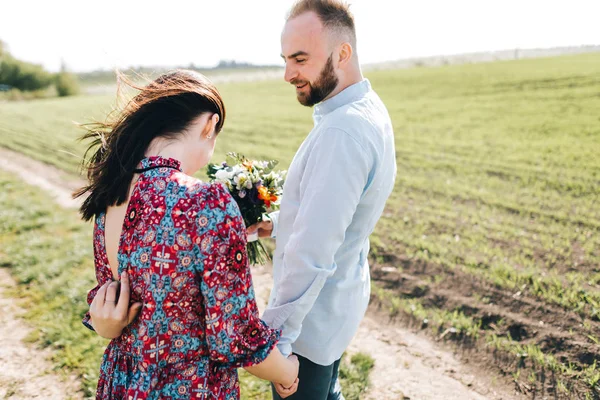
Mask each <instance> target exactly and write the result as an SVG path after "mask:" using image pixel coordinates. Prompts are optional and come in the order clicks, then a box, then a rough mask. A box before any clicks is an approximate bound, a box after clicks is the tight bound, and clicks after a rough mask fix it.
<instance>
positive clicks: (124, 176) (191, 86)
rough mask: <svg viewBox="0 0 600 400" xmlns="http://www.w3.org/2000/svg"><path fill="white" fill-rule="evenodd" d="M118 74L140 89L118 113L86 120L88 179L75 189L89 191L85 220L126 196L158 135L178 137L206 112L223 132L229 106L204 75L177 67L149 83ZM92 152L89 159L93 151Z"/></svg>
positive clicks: (78, 193) (81, 193)
mask: <svg viewBox="0 0 600 400" xmlns="http://www.w3.org/2000/svg"><path fill="white" fill-rule="evenodd" d="M118 76H119V88H120V87H121V84H122V82H123V83H125V84H126V85H127V86H129V87H131V88H134V89H137V90H139V91H140V92H139V93H138V94H137V95H136V96H134V97H133V98H132V99H131V100H129V101H128V102H126V104H125V106H124V107H123V108H122V110H121V111H120V112H118V113H117V114H116V115H115V116H114V117H113V118H107V121H106V122H95V123H91V124H85V125H83V127H84V128H85V129H86V130H87V133H85V134H84V135H83V136H82V138H81V139H82V140H92V143H91V144H90V146H89V147H88V149H87V151H86V153H85V156H84V160H85V161H84V164H83V166H84V168H85V169H87V176H88V181H89V184H88V185H87V186H84V187H83V188H81V189H79V190H78V191H76V192H75V193H73V197H74V198H78V197H81V196H84V195H86V194H87V197H86V198H85V200H84V201H83V204H82V205H81V208H80V209H79V211H80V213H81V215H82V218H83V219H84V220H86V221H88V220H90V219H92V218H93V217H94V216H97V215H98V214H99V213H101V212H103V211H105V210H106V208H107V207H109V206H113V205H115V206H116V205H120V204H123V203H124V202H125V201H127V198H128V195H129V186H130V184H131V180H132V179H133V176H134V171H135V169H136V168H137V165H138V164H139V162H140V161H141V160H142V159H143V158H144V155H145V153H146V150H147V149H148V146H149V145H150V142H152V140H153V139H154V138H157V137H165V138H169V139H175V138H176V137H177V136H178V135H181V134H183V132H184V131H185V130H186V128H187V127H188V126H189V125H190V124H191V123H192V122H193V121H194V120H195V119H196V118H198V117H199V116H200V115H201V114H203V113H207V112H209V113H216V114H218V115H219V122H218V124H217V126H216V133H218V132H219V131H220V130H221V129H222V127H223V123H224V122H225V105H224V104H223V100H222V98H221V95H220V94H219V92H218V90H217V88H216V87H215V86H214V85H213V84H212V83H211V82H210V81H209V80H208V79H207V78H206V77H204V76H203V75H202V74H199V73H197V72H193V71H187V70H176V71H173V72H169V73H166V74H164V75H161V76H160V77H158V78H157V79H156V80H154V81H152V82H150V83H149V84H148V85H147V86H145V87H140V86H137V85H135V84H134V83H132V82H131V81H130V80H128V79H126V78H125V77H124V76H123V75H121V74H118ZM91 152H93V154H92V156H91V157H90V159H89V160H88V159H87V155H88V153H91Z"/></svg>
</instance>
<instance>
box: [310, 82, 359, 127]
mask: <svg viewBox="0 0 600 400" xmlns="http://www.w3.org/2000/svg"><path fill="white" fill-rule="evenodd" d="M369 91H371V82H369V80H368V79H363V80H362V81H360V82H357V83H355V84H353V85H350V86H348V87H347V88H346V89H344V90H342V91H341V92H339V93H338V94H336V95H335V96H333V97H332V98H330V99H327V100H325V101H323V102H321V103H319V104H317V105H316V106H315V110H314V113H313V116H314V117H315V118H317V119H320V118H321V117H323V116H325V115H327V114H329V113H330V112H332V111H334V110H335V109H337V108H340V107H342V106H345V105H346V104H350V103H352V102H355V101H357V100H359V99H361V98H363V97H364V96H365V95H366V94H367V93H368V92H369Z"/></svg>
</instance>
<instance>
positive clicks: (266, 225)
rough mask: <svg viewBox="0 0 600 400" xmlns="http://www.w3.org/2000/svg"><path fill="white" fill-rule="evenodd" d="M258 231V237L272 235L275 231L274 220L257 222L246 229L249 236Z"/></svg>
mask: <svg viewBox="0 0 600 400" xmlns="http://www.w3.org/2000/svg"><path fill="white" fill-rule="evenodd" d="M255 232H258V237H261V238H262V237H271V233H272V232H273V222H272V221H271V220H266V221H261V222H257V223H256V224H254V225H250V226H249V227H248V229H246V234H247V235H248V236H250V235H252V234H254V233H255Z"/></svg>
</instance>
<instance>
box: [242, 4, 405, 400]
mask: <svg viewBox="0 0 600 400" xmlns="http://www.w3.org/2000/svg"><path fill="white" fill-rule="evenodd" d="M281 47H282V57H283V58H284V60H285V80H286V81H287V82H289V83H291V84H292V85H294V86H295V87H296V96H297V98H298V101H299V102H300V103H301V104H302V105H305V106H309V107H312V106H315V109H314V114H313V119H314V122H315V125H314V128H313V129H312V131H311V132H310V133H309V135H308V136H307V137H306V139H305V140H304V143H302V145H301V146H300V149H299V150H298V152H297V153H296V155H295V157H294V159H293V161H292V164H291V165H290V167H289V171H288V176H287V180H286V183H285V187H284V196H283V199H282V203H281V209H280V212H278V213H273V214H271V215H270V218H271V221H265V222H261V223H259V224H256V225H253V226H251V227H249V229H248V233H254V232H256V231H257V230H258V232H259V236H261V237H266V236H272V237H275V238H276V249H275V254H274V258H273V278H274V287H273V290H272V292H271V296H270V300H269V305H268V307H267V309H266V311H265V313H264V315H263V319H264V320H265V321H266V322H267V323H268V324H270V325H271V326H272V327H276V328H282V329H283V334H282V337H281V340H280V342H279V348H280V350H281V352H282V353H283V354H284V355H289V354H290V353H294V354H296V355H298V358H299V360H300V373H299V384H298V387H297V392H296V393H295V394H293V395H291V396H290V397H289V398H290V399H302V400H325V399H328V400H331V399H343V396H342V394H341V389H340V385H339V382H338V379H337V377H338V367H339V363H340V358H341V356H342V354H343V353H344V351H345V349H346V347H347V346H348V344H349V343H350V341H351V339H352V337H353V336H354V335H355V333H356V331H357V329H358V326H359V323H360V321H361V319H362V318H363V316H364V314H365V311H366V308H367V305H368V302H369V296H370V276H369V265H368V259H367V256H368V252H369V239H368V238H369V235H370V234H371V232H372V231H373V229H374V227H375V224H376V222H377V220H378V219H379V217H380V216H381V213H382V212H383V209H384V205H385V202H386V200H387V198H388V196H389V195H390V193H391V191H392V189H393V186H394V180H395V175H396V160H395V150H394V134H393V130H392V124H391V121H390V118H389V115H388V112H387V110H386V108H385V106H384V105H383V103H382V102H381V100H380V99H379V97H378V96H377V94H376V93H375V92H374V91H373V90H372V89H371V85H370V83H369V81H368V80H366V79H363V76H362V73H361V70H360V65H359V61H358V55H357V53H356V33H355V27H354V19H353V16H352V14H351V13H350V11H349V9H348V6H347V5H346V4H344V3H342V2H341V1H338V0H300V1H298V2H297V3H296V4H295V5H294V6H293V8H292V9H291V11H290V14H289V16H288V18H287V22H286V24H285V27H284V29H283V33H282V35H281ZM293 390H296V388H295V387H294V388H292V389H291V390H290V391H287V390H286V388H284V387H281V386H277V385H276V386H275V392H274V393H273V397H274V399H279V398H281V397H286V396H288V395H289V394H290V392H293Z"/></svg>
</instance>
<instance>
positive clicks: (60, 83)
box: [55, 72, 80, 97]
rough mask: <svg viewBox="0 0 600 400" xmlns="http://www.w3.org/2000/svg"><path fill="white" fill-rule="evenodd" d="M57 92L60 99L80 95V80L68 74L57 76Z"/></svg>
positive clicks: (60, 73)
mask: <svg viewBox="0 0 600 400" xmlns="http://www.w3.org/2000/svg"><path fill="white" fill-rule="evenodd" d="M55 79H56V81H55V84H56V92H57V93H58V95H59V96H60V97H65V96H74V95H76V94H79V92H80V89H79V80H78V79H77V76H75V75H74V74H71V73H68V72H59V73H58V74H56V78H55Z"/></svg>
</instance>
